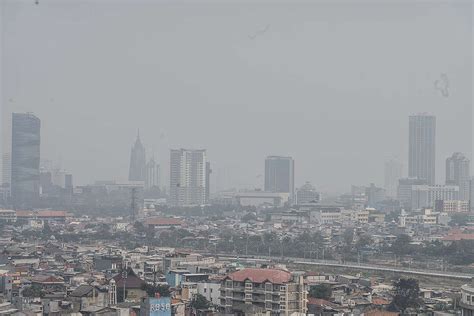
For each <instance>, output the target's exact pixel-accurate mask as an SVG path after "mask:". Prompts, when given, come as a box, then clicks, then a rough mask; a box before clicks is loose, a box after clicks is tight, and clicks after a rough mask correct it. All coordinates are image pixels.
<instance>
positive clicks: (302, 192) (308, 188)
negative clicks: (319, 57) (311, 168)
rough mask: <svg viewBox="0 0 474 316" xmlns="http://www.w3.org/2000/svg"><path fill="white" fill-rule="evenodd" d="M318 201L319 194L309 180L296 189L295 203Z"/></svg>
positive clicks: (319, 199)
mask: <svg viewBox="0 0 474 316" xmlns="http://www.w3.org/2000/svg"><path fill="white" fill-rule="evenodd" d="M320 201H321V194H320V193H319V192H318V191H316V188H315V187H314V186H313V185H311V183H309V182H306V183H305V184H304V185H303V186H301V187H300V188H299V189H297V190H296V200H295V202H296V204H306V203H319V202H320Z"/></svg>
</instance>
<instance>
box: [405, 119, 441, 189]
mask: <svg viewBox="0 0 474 316" xmlns="http://www.w3.org/2000/svg"><path fill="white" fill-rule="evenodd" d="M408 141H409V146H408V177H410V178H417V179H424V180H426V182H427V183H428V184H431V185H433V184H435V181H436V165H435V162H436V151H435V149H436V117H435V116H433V115H428V114H417V115H412V116H410V118H409V138H408Z"/></svg>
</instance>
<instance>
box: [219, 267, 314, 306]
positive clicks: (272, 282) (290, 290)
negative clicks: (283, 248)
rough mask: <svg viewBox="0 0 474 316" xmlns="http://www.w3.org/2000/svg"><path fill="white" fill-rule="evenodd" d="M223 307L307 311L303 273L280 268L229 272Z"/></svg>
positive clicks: (222, 294) (225, 279)
mask: <svg viewBox="0 0 474 316" xmlns="http://www.w3.org/2000/svg"><path fill="white" fill-rule="evenodd" d="M220 308H221V310H222V311H223V312H224V313H225V314H233V315H246V314H251V313H262V314H263V313H265V312H269V313H270V314H271V315H292V314H294V313H303V314H305V313H306V312H307V287H306V285H305V283H304V280H303V276H302V275H297V274H292V273H290V272H288V271H285V270H278V269H257V268H247V269H243V270H239V271H237V272H234V273H231V274H229V275H227V276H226V277H225V278H224V279H223V280H222V283H221V288H220Z"/></svg>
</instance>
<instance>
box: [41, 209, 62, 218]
mask: <svg viewBox="0 0 474 316" xmlns="http://www.w3.org/2000/svg"><path fill="white" fill-rule="evenodd" d="M38 217H66V211H49V210H45V211H38Z"/></svg>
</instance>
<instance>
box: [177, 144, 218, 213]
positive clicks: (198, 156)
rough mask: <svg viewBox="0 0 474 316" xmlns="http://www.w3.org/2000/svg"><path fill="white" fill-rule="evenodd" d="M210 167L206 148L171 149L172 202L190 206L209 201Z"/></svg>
mask: <svg viewBox="0 0 474 316" xmlns="http://www.w3.org/2000/svg"><path fill="white" fill-rule="evenodd" d="M208 168H209V165H208V164H207V157H206V150H205V149H196V150H194V149H171V151H170V204H171V205H174V206H190V205H202V204H205V203H207V197H206V195H207V192H208V185H209V182H208V180H207V178H208V175H209V170H210V169H208Z"/></svg>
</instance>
